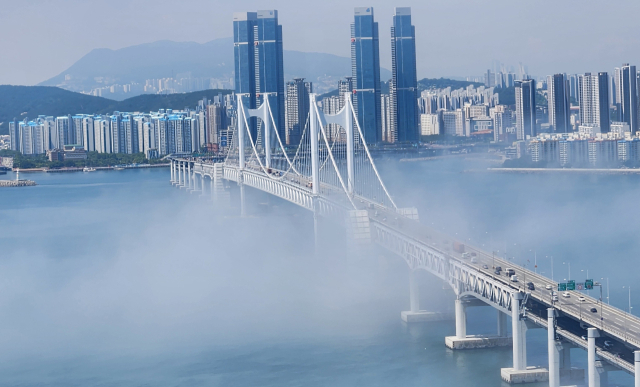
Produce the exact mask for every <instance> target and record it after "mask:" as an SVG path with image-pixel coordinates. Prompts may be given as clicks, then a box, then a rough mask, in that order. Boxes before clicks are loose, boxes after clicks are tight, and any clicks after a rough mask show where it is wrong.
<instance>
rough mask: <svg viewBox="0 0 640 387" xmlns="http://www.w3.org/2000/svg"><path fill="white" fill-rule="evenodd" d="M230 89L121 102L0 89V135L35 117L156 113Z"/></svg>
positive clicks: (54, 91) (55, 91)
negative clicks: (15, 121) (17, 122)
mask: <svg viewBox="0 0 640 387" xmlns="http://www.w3.org/2000/svg"><path fill="white" fill-rule="evenodd" d="M230 92H231V91H230V90H204V91H197V92H193V93H185V94H169V95H150V94H146V95H140V96H137V97H133V98H129V99H126V100H124V101H120V102H118V101H112V100H109V99H106V98H100V97H93V96H90V95H84V94H79V93H74V92H71V91H67V90H63V89H60V88H57V87H46V86H0V134H8V133H9V121H11V120H13V119H14V118H15V119H18V120H20V121H21V120H23V119H24V118H28V119H34V118H37V117H38V115H47V116H54V117H55V116H62V115H67V114H79V113H82V114H93V113H97V114H106V113H112V112H114V111H141V112H149V111H157V110H158V109H163V108H170V109H183V108H185V107H190V108H194V107H195V106H196V104H197V102H198V101H199V100H201V99H202V98H204V97H207V98H209V99H213V97H214V96H216V95H218V94H220V93H222V94H227V93H230Z"/></svg>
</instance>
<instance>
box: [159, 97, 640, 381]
mask: <svg viewBox="0 0 640 387" xmlns="http://www.w3.org/2000/svg"><path fill="white" fill-rule="evenodd" d="M237 105H238V108H237V118H238V120H237V130H236V131H235V132H234V135H233V138H232V139H231V143H230V146H229V150H228V152H227V156H226V158H225V159H224V161H222V160H220V162H214V161H208V160H203V159H190V158H173V159H172V160H171V183H172V184H173V185H175V186H177V187H180V188H184V189H186V190H190V191H200V192H202V193H203V194H205V193H207V191H208V192H209V193H210V196H211V197H212V198H213V199H214V200H221V198H222V199H224V198H226V197H228V195H229V192H227V191H226V190H225V181H230V182H234V183H237V185H238V187H239V191H240V211H241V215H243V216H244V215H246V214H245V212H246V210H245V189H246V187H250V188H254V189H257V190H260V191H263V192H266V193H268V194H270V195H273V196H276V197H279V198H281V199H283V200H286V201H288V202H291V203H293V204H296V205H297V206H300V207H302V208H304V209H306V210H309V211H312V212H313V219H314V231H315V237H316V241H317V238H318V232H317V230H318V219H319V217H323V218H329V219H333V220H335V221H338V222H340V223H341V224H343V225H344V227H345V229H346V232H347V239H348V242H349V243H350V244H351V245H352V246H355V247H356V248H357V247H358V246H366V245H371V244H373V245H377V246H380V247H382V248H384V249H386V250H387V251H388V252H390V253H392V254H394V255H397V256H399V257H400V258H402V259H404V261H405V262H406V263H407V265H408V266H409V269H410V275H409V289H410V291H409V300H410V303H409V304H410V310H409V311H404V312H402V313H401V318H402V319H403V320H404V321H406V322H408V323H415V322H427V321H433V320H437V319H441V318H443V317H446V315H443V314H441V313H436V312H430V311H425V310H421V309H420V301H419V292H418V286H419V284H418V281H417V279H416V276H415V272H416V271H417V270H425V271H427V272H429V273H430V274H432V275H434V276H435V277H437V278H439V279H440V280H442V281H444V282H445V283H447V284H448V285H449V286H450V287H451V289H452V290H453V292H454V293H455V301H454V303H455V308H454V310H455V335H454V336H450V337H446V338H445V345H446V346H447V347H449V348H451V349H452V350H463V349H471V348H491V347H499V346H511V347H512V351H513V363H512V364H511V367H505V368H502V369H501V371H500V372H501V377H502V379H503V380H504V381H506V382H509V383H527V382H545V381H548V382H549V386H551V387H559V386H560V383H561V378H562V380H563V381H566V380H571V379H584V378H585V370H583V369H579V368H576V367H573V366H572V364H571V349H572V348H578V349H582V350H586V351H587V358H588V361H587V364H588V367H587V368H588V369H587V375H586V379H587V382H588V386H589V387H600V386H605V385H606V384H607V379H608V372H611V371H624V372H627V373H629V374H631V375H635V376H634V380H635V386H636V387H640V318H637V317H635V316H633V315H631V314H630V313H627V312H625V311H622V310H620V309H617V308H615V307H612V306H610V305H608V304H605V303H603V302H602V297H600V298H599V299H596V298H593V297H589V296H588V295H585V294H582V293H580V292H577V291H567V292H565V293H563V294H562V296H560V294H558V292H557V289H558V284H557V283H556V282H554V281H552V280H551V279H549V278H546V277H544V276H542V275H540V274H537V273H535V272H533V271H530V270H528V269H526V268H522V267H517V268H516V267H514V266H513V263H511V262H508V261H505V260H503V259H500V258H499V257H495V256H494V255H493V254H491V253H488V252H485V251H482V250H481V249H479V248H477V247H474V246H469V245H467V244H463V243H462V242H460V241H456V240H455V239H454V238H452V237H451V236H449V235H445V234H443V233H441V232H438V231H436V230H434V229H432V228H430V227H427V226H426V225H424V224H422V223H420V221H419V217H418V211H417V210H416V209H415V208H410V207H409V208H407V207H398V206H397V204H396V203H395V201H394V200H393V197H392V196H391V195H390V193H389V191H388V189H387V187H386V186H385V184H384V182H383V180H382V178H381V177H380V174H379V172H378V169H377V168H376V164H375V162H374V160H373V158H372V157H371V153H370V152H369V148H368V147H367V144H366V143H365V142H364V141H363V139H364V133H363V130H362V128H361V127H360V126H359V124H358V122H357V120H354V116H355V112H354V108H353V104H352V101H351V96H350V95H348V94H345V96H344V101H343V105H344V106H343V107H342V109H341V110H340V111H339V112H338V113H337V114H334V115H329V114H324V113H323V112H322V111H320V110H319V109H318V105H317V103H316V100H315V95H314V94H312V95H311V96H310V104H309V105H310V106H309V115H308V119H307V123H306V125H305V128H304V130H303V131H302V133H301V137H300V142H299V145H297V146H295V147H287V146H285V145H284V143H283V141H282V138H281V134H280V133H279V132H278V130H277V129H276V128H277V126H276V125H275V121H274V118H273V114H272V112H271V108H270V106H269V98H264V102H263V103H262V105H261V106H260V107H259V108H257V109H247V108H246V107H245V106H244V103H243V96H242V95H238V100H237ZM207 180H208V183H207ZM498 268H503V269H504V270H497V269H498ZM512 270H513V271H515V273H511V271H512ZM514 275H515V276H514ZM480 306H485V307H486V306H490V307H493V308H494V309H495V310H496V311H497V312H496V314H497V319H496V332H495V334H494V335H482V336H479V335H467V323H468V321H467V313H466V310H467V308H470V307H480ZM508 316H510V317H511V324H510V325H511V329H510V332H509V329H508V322H507V321H508V320H507V317H508ZM535 328H544V329H547V333H548V336H547V337H548V364H542V365H540V364H537V365H530V364H528V362H527V340H526V336H527V331H528V330H529V329H535ZM574 384H575V383H574Z"/></svg>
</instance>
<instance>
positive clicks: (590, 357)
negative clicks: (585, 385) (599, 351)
mask: <svg viewBox="0 0 640 387" xmlns="http://www.w3.org/2000/svg"><path fill="white" fill-rule="evenodd" d="M598 337H600V333H599V332H598V329H597V328H587V369H588V372H589V387H600V386H606V385H607V384H608V375H607V370H606V369H605V366H604V365H603V364H602V362H600V361H598V360H597V357H596V338H598ZM636 367H637V366H636Z"/></svg>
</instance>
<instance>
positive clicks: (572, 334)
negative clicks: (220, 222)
mask: <svg viewBox="0 0 640 387" xmlns="http://www.w3.org/2000/svg"><path fill="white" fill-rule="evenodd" d="M185 161H186V160H185ZM190 161H191V162H194V164H199V165H198V166H196V165H194V172H199V173H201V175H202V176H204V175H208V176H210V177H211V174H210V173H209V172H207V168H209V167H211V168H212V167H213V164H209V163H206V162H198V161H195V160H190ZM224 169H225V172H224V178H225V179H228V180H233V181H236V182H238V180H239V179H238V172H239V171H238V169H237V167H235V166H229V165H225V166H224ZM243 174H247V175H255V176H253V177H254V178H257V177H259V176H260V175H262V178H264V179H267V180H268V179H269V178H268V177H266V176H264V173H263V172H262V171H261V170H260V169H259V168H255V167H253V168H252V167H251V166H249V165H248V168H247V169H246V170H245V171H244V172H243ZM274 174H275V175H278V174H279V172H278V171H274ZM272 182H273V181H272ZM245 183H249V185H250V186H253V187H254V188H257V189H261V190H263V191H266V192H268V193H271V194H274V192H272V190H273V189H272V188H270V187H267V186H265V185H264V183H260V182H257V181H253V182H252V183H251V182H248V181H246V180H245ZM279 183H280V184H281V185H286V186H291V187H294V188H295V189H296V190H297V192H298V193H302V196H303V197H302V198H301V197H299V196H300V195H298V197H295V196H288V195H279V196H280V197H281V198H283V199H285V200H288V201H290V202H292V203H294V204H297V205H300V206H302V207H304V208H306V209H309V210H313V208H312V206H310V205H309V202H310V201H311V199H310V198H311V197H312V193H311V189H310V181H309V179H306V178H304V177H300V176H296V177H290V178H289V179H282V180H281V181H280V182H279ZM330 190H333V191H335V192H336V193H338V192H337V191H336V190H335V187H328V191H330ZM338 191H339V190H338ZM325 192H326V191H325ZM319 199H320V202H321V204H322V203H324V204H325V205H327V206H329V207H334V209H333V210H331V211H325V214H324V215H331V214H333V215H335V214H338V213H344V212H346V211H348V207H349V205H350V204H349V203H348V200H345V199H344V198H340V195H338V194H337V195H335V197H334V195H330V196H329V197H320V198H319ZM353 203H354V204H355V205H356V208H357V210H360V211H366V214H367V217H368V219H369V222H370V224H371V228H372V230H373V231H372V234H373V235H372V239H373V242H375V243H378V244H381V245H383V246H384V247H387V248H389V243H388V242H385V241H382V240H380V239H381V235H382V234H380V235H376V231H380V230H387V232H393V233H395V234H396V235H398V236H400V237H401V238H403V239H405V240H409V241H410V242H409V243H412V244H414V245H416V246H420V247H421V248H422V249H423V250H425V251H427V252H428V254H429V255H430V256H431V258H430V259H431V260H432V261H433V262H432V263H431V267H429V268H428V270H429V271H430V272H431V273H432V274H435V275H436V276H438V277H439V278H441V279H443V280H447V281H449V283H450V284H451V285H452V286H453V287H454V288H455V286H456V284H454V281H460V280H459V279H454V278H451V277H452V276H451V274H450V273H447V272H446V271H447V270H452V268H454V267H457V268H458V269H460V268H466V269H465V270H467V272H468V273H470V272H475V273H477V276H478V277H482V279H483V280H484V281H485V282H487V281H491V282H494V283H499V284H500V286H499V287H500V288H502V289H503V290H502V293H505V291H504V289H509V290H510V291H514V290H515V291H520V292H523V293H529V297H528V301H527V304H526V307H527V308H526V309H527V312H525V313H528V315H527V318H528V319H529V320H531V321H532V322H534V323H536V324H538V325H539V326H541V327H544V328H547V320H546V314H545V313H546V309H547V308H549V307H554V308H556V309H557V310H558V311H559V312H560V316H559V318H558V319H557V323H558V327H557V331H556V332H557V334H558V335H559V336H562V337H563V338H564V339H566V340H567V341H569V342H571V343H572V344H573V345H575V346H577V347H581V348H584V349H587V340H586V339H585V337H586V333H587V330H586V329H587V328H588V327H595V328H598V329H599V330H600V331H601V332H602V334H603V336H604V337H602V338H600V339H597V340H596V352H597V354H598V355H599V356H600V358H601V359H602V360H606V361H607V362H609V363H611V364H612V365H614V366H616V367H618V368H620V369H622V370H624V371H627V372H629V373H634V361H633V359H634V357H633V355H634V354H633V351H634V350H636V349H638V348H640V318H638V317H635V316H633V315H630V314H628V313H626V312H624V311H622V310H620V309H617V308H615V307H612V306H610V305H607V304H603V303H602V302H601V301H600V300H598V299H596V298H593V297H590V296H589V295H587V294H582V293H580V292H577V291H569V292H567V293H568V294H569V297H563V294H562V293H561V292H557V293H558V294H557V296H558V301H556V302H553V301H552V298H551V297H552V292H554V291H557V285H558V284H557V283H556V282H554V281H552V280H550V279H549V278H546V277H544V276H542V275H540V274H537V273H535V272H533V271H531V270H529V269H526V268H524V267H521V266H516V265H515V264H514V263H512V262H508V261H506V260H504V259H502V258H500V257H497V256H495V255H493V254H490V253H488V252H485V251H483V250H481V249H479V248H477V247H474V246H471V245H468V244H466V243H464V242H460V243H461V244H464V246H465V252H468V253H475V257H473V258H475V260H474V262H471V259H470V258H471V257H468V258H465V257H463V255H462V253H459V252H456V251H454V249H453V242H454V241H455V239H453V238H451V237H450V236H448V235H446V234H444V233H441V232H439V231H437V230H435V229H433V228H431V227H428V226H425V225H424V224H421V223H419V222H418V221H417V220H412V219H409V218H407V217H404V216H402V215H401V214H399V213H398V212H396V211H394V210H390V209H387V208H385V207H383V206H380V205H378V204H375V203H372V202H371V201H369V200H367V199H366V198H361V197H357V196H356V197H354V200H353ZM321 212H322V211H321ZM404 248H407V247H406V246H405V247H404ZM390 250H392V251H393V250H394V249H390ZM395 250H396V251H394V252H396V253H400V251H399V250H397V249H395ZM401 255H403V254H401ZM404 255H405V256H404V257H403V258H405V259H406V260H408V257H407V256H409V255H410V254H409V253H407V252H406V251H405V252H404ZM438 260H439V261H440V262H439V263H438V262H436V261H438ZM408 263H409V262H408ZM410 266H411V264H410ZM497 266H500V267H502V269H503V271H502V273H503V274H501V275H496V274H495V270H494V268H495V267H497ZM507 268H512V269H514V270H515V274H516V276H517V277H518V281H517V282H513V281H511V278H510V277H508V276H506V275H505V274H504V273H505V269H507ZM412 269H415V267H412ZM528 282H532V283H533V284H534V290H529V289H528V288H527V283H528ZM548 286H549V287H551V289H547V287H548ZM494 288H495V286H494ZM457 294H458V296H459V297H460V296H462V297H465V296H474V297H476V296H478V295H477V294H473V293H472V292H466V293H465V292H462V293H460V292H458V293H457ZM580 297H584V301H579V299H580ZM478 298H480V299H481V300H483V301H485V302H487V297H485V298H484V299H483V298H482V297H478ZM491 299H492V302H487V303H488V304H490V305H492V306H494V307H496V308H497V309H498V310H501V311H503V312H505V313H510V312H509V311H510V310H511V303H510V299H511V298H510V297H508V296H506V293H505V294H503V296H502V297H498V298H497V299H496V298H495V297H494V296H493V295H492V296H491ZM591 308H596V310H597V312H596V313H592V312H591V311H590V309H591ZM605 340H610V341H612V342H614V345H613V346H609V347H608V348H607V347H605V345H604V341H605Z"/></svg>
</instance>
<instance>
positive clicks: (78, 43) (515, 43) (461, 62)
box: [0, 0, 640, 85]
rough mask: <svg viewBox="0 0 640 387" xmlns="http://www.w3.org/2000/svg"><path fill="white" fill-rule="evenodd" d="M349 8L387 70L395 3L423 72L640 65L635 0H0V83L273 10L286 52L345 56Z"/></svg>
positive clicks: (204, 37) (217, 30)
mask: <svg viewBox="0 0 640 387" xmlns="http://www.w3.org/2000/svg"><path fill="white" fill-rule="evenodd" d="M356 6H373V7H374V10H375V17H376V20H377V21H378V22H379V26H380V27H379V30H380V53H381V65H382V66H383V67H386V68H391V63H390V61H391V59H390V31H389V29H390V26H391V20H392V15H393V7H395V6H409V7H411V8H412V15H413V23H414V25H415V26H416V40H417V43H416V44H417V51H418V52H417V55H418V76H419V78H423V77H430V78H431V77H441V76H443V77H447V76H466V75H480V74H482V72H483V71H486V69H487V68H489V67H490V66H491V64H492V62H493V61H494V60H498V61H500V62H502V63H505V64H507V65H513V66H517V65H518V63H520V62H522V63H523V64H525V65H527V66H528V68H529V72H530V73H531V74H533V75H537V76H542V75H547V74H552V73H559V72H567V73H579V72H596V71H612V69H613V67H615V66H620V65H621V64H622V63H624V62H629V63H632V64H634V63H640V50H638V49H637V48H638V47H639V46H640V45H639V43H640V33H639V32H640V25H639V24H638V23H637V20H636V19H637V18H636V16H637V15H638V14H639V13H640V2H638V1H637V0H613V1H609V2H606V3H605V2H602V1H597V0H580V1H578V0H561V1H558V0H537V1H535V2H525V1H512V0H490V1H475V0H448V1H441V0H437V1H436V0H404V1H401V2H398V3H394V2H389V1H387V0H369V1H368V3H362V2H359V1H358V2H355V1H351V0H325V1H322V2H318V1H314V2H311V1H300V0H272V1H264V0H261V1H257V0H241V1H221V0H180V1H176V0H20V1H15V0H0V9H2V12H0V36H2V37H3V39H1V40H0V52H2V53H3V55H2V57H3V60H2V61H0V84H18V85H20V84H22V85H33V84H37V83H39V82H42V81H44V80H46V79H49V78H51V77H53V76H56V75H58V74H60V73H61V72H63V71H64V70H65V69H67V68H68V67H70V66H71V65H72V64H73V63H75V62H76V61H77V60H78V59H80V58H81V57H82V56H84V55H85V54H87V53H88V52H90V51H91V50H93V49H96V48H110V49H119V48H123V47H127V46H132V45H136V44H142V43H150V42H154V41H157V40H173V41H195V42H199V43H205V42H207V41H210V40H213V39H217V38H223V37H229V36H231V33H232V29H231V23H232V14H233V12H238V11H254V10H258V9H277V10H278V11H279V16H280V23H281V24H282V25H283V33H284V47H285V49H288V50H299V51H307V52H326V53H331V54H336V55H340V56H345V57H348V56H349V55H350V52H349V38H350V36H349V24H350V22H351V21H352V18H353V8H354V7H356Z"/></svg>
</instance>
